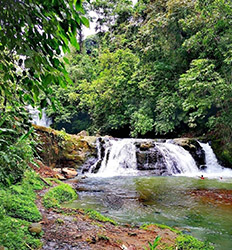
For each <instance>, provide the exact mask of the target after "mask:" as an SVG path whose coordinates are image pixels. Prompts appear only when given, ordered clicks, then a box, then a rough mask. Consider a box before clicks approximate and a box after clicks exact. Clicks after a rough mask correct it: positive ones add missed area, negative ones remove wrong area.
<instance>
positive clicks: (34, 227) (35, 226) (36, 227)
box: [28, 223, 42, 234]
mask: <svg viewBox="0 0 232 250" xmlns="http://www.w3.org/2000/svg"><path fill="white" fill-rule="evenodd" d="M28 230H29V232H31V233H36V234H39V233H41V232H42V226H41V224H39V223H31V224H30V225H29V227H28Z"/></svg>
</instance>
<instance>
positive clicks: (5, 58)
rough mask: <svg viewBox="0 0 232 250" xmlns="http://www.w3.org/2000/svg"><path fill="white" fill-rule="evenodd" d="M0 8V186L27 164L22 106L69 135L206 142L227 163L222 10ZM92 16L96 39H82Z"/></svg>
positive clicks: (100, 5) (195, 4) (151, 4)
mask: <svg viewBox="0 0 232 250" xmlns="http://www.w3.org/2000/svg"><path fill="white" fill-rule="evenodd" d="M1 3H2V6H3V7H2V10H3V11H2V12H1V18H0V19H1V28H0V38H1V40H0V53H1V65H0V78H1V84H0V91H1V97H0V108H1V121H0V127H1V130H0V137H1V144H0V147H1V148H0V162H1V169H2V170H1V175H0V179H1V181H2V182H3V183H5V184H6V183H8V184H10V183H14V182H16V181H17V180H18V179H20V176H21V175H22V173H23V170H24V169H25V168H26V166H27V162H29V161H30V159H31V158H32V157H33V149H34V145H33V143H34V142H33V140H32V136H31V134H32V129H31V127H30V122H28V112H27V110H26V109H25V106H26V105H28V104H30V105H32V106H38V107H39V108H40V109H42V108H43V107H47V112H48V114H49V115H50V116H51V117H52V118H53V120H54V124H53V126H54V127H55V128H58V129H62V128H65V129H66V131H67V132H70V133H77V132H79V131H80V130H83V129H85V130H88V131H89V132H90V133H92V134H96V133H100V134H111V135H114V136H118V137H122V136H132V137H141V136H144V137H145V136H146V137H148V136H149V137H155V136H167V137H168V136H170V137H174V136H181V135H186V134H188V135H194V136H201V135H205V134H206V135H209V136H210V137H211V138H213V139H216V140H217V145H220V149H221V153H222V158H224V159H225V160H227V162H230V161H231V146H230V145H231V138H232V125H231V124H232V113H231V111H232V99H231V98H232V77H231V76H232V67H231V64H232V42H231V41H232V28H231V27H232V25H231V22H232V18H231V17H232V4H231V2H230V1H225V0H207V1H183V0H178V1H172V0H156V1H138V2H137V3H136V4H135V5H133V3H132V1H129V0H120V1H115V0H113V1H100V0H99V1H92V2H91V3H89V2H84V3H83V7H82V5H81V2H80V1H74V2H73V3H72V1H70V2H69V4H67V2H66V1H52V2H51V3H48V2H47V1H43V2H42V3H41V2H33V3H32V2H31V1H29V0H28V1H25V3H24V4H23V3H21V2H17V3H16V4H15V2H14V1H1ZM92 10H93V11H94V12H95V14H96V16H97V17H96V18H95V23H96V34H95V35H92V36H89V37H87V38H86V39H84V38H83V27H84V25H86V26H88V25H89V22H88V19H87V17H88V16H87V14H85V13H90V11H92ZM76 38H77V39H76ZM16 165H17V167H15V166H16Z"/></svg>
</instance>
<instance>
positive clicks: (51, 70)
mask: <svg viewBox="0 0 232 250" xmlns="http://www.w3.org/2000/svg"><path fill="white" fill-rule="evenodd" d="M0 5H1V12H0V59H1V64H0V93H1V94H0V96H1V98H0V111H1V113H0V118H1V119H0V165H1V169H0V182H1V183H4V184H8V185H10V184H12V183H15V182H16V181H18V180H20V179H21V177H22V175H23V173H24V170H25V168H26V167H27V164H28V162H30V161H31V160H32V158H33V149H34V145H33V140H32V138H31V133H32V129H31V126H30V123H29V122H28V120H29V117H28V112H26V110H25V105H28V104H31V105H33V106H35V105H38V106H40V108H43V107H45V106H46V105H48V104H52V105H53V106H54V97H52V96H51V92H52V86H53V85H60V86H62V87H65V86H66V85H67V83H72V82H71V80H70V78H69V76H68V73H67V71H66V69H65V64H64V61H66V59H65V58H64V59H63V60H64V61H62V60H60V57H61V56H62V54H63V53H66V52H69V51H70V49H69V45H70V43H71V44H72V45H73V46H75V47H76V49H79V45H78V43H77V41H76V35H77V30H78V29H79V28H80V25H81V24H84V25H87V26H88V20H87V19H86V18H85V17H84V10H83V8H82V5H81V1H79V0H78V1H77V0H52V1H45V0H35V1H32V0H23V1H15V0H0ZM49 97H50V98H49Z"/></svg>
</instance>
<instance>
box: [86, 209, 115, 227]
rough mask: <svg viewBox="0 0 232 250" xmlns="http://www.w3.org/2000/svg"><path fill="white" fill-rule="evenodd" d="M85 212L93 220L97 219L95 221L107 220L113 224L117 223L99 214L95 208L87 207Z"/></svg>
mask: <svg viewBox="0 0 232 250" xmlns="http://www.w3.org/2000/svg"><path fill="white" fill-rule="evenodd" d="M85 214H87V215H88V216H89V218H91V219H93V220H97V221H101V222H109V223H111V224H113V225H117V222H116V221H114V220H113V219H110V218H108V217H106V216H104V215H102V214H100V213H99V212H97V211H95V210H92V209H87V210H85Z"/></svg>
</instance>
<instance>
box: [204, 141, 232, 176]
mask: <svg viewBox="0 0 232 250" xmlns="http://www.w3.org/2000/svg"><path fill="white" fill-rule="evenodd" d="M199 144H200V146H201V147H202V148H203V150H204V151H205V161H206V170H205V171H202V172H201V173H202V174H203V175H205V176H206V177H227V178H228V177H232V170H231V169H229V168H224V167H222V166H221V165H220V164H219V163H218V161H217V158H216V155H215V154H214V152H213V149H212V148H211V146H210V145H209V143H201V142H199Z"/></svg>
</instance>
